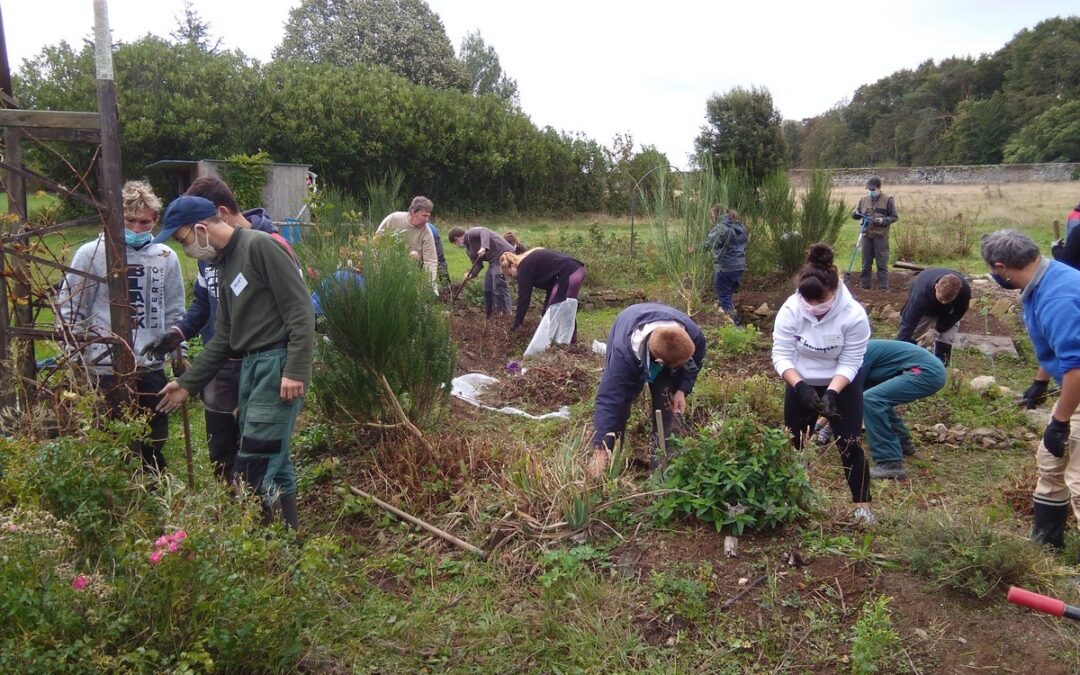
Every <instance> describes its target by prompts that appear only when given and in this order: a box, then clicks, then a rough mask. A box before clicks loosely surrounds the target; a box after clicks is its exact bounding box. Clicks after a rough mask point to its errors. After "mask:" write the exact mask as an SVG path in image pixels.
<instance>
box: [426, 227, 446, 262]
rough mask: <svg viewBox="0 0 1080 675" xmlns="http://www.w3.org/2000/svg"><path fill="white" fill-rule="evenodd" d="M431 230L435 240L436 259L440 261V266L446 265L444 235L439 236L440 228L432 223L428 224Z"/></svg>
mask: <svg viewBox="0 0 1080 675" xmlns="http://www.w3.org/2000/svg"><path fill="white" fill-rule="evenodd" d="M427 226H428V229H429V230H431V238H432V239H434V240H435V259H436V260H438V261H439V267H446V254H445V253H444V252H443V247H442V237H440V236H439V228H437V227H435V226H434V225H432V224H431V223H428V224H427Z"/></svg>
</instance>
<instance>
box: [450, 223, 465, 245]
mask: <svg viewBox="0 0 1080 675" xmlns="http://www.w3.org/2000/svg"><path fill="white" fill-rule="evenodd" d="M446 236H448V237H450V243H451V244H452V243H454V240H455V239H457V238H458V237H464V236H465V228H462V227H452V228H450V234H448V235H446Z"/></svg>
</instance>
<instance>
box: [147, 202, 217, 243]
mask: <svg viewBox="0 0 1080 675" xmlns="http://www.w3.org/2000/svg"><path fill="white" fill-rule="evenodd" d="M217 215H218V210H217V207H215V206H214V202H212V201H210V200H209V199H204V198H203V197H193V196H191V195H184V196H182V197H177V198H176V199H174V200H172V203H170V204H169V208H167V209H165V218H164V225H165V226H164V227H163V228H162V229H161V232H159V233H158V235H157V236H156V237H154V239H153V243H155V244H160V243H161V242H163V241H165V240H167V239H168V238H169V237H171V236H173V233H174V232H176V231H177V230H179V229H180V228H181V227H183V226H185V225H191V224H192V223H197V222H199V221H200V220H205V219H207V218H213V217H215V216H217Z"/></svg>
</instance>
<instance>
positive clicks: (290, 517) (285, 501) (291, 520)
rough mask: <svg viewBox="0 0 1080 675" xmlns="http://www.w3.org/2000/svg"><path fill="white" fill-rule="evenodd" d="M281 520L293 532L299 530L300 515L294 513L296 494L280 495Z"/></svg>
mask: <svg viewBox="0 0 1080 675" xmlns="http://www.w3.org/2000/svg"><path fill="white" fill-rule="evenodd" d="M281 519H282V520H283V521H285V524H286V525H288V526H289V527H291V528H292V529H293V530H297V531H299V530H300V514H298V513H297V512H296V493H295V492H290V493H289V494H287V495H281Z"/></svg>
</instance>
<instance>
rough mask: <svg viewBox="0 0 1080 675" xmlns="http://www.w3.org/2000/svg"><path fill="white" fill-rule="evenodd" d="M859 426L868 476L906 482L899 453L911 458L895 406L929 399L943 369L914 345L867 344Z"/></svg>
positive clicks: (893, 342)
mask: <svg viewBox="0 0 1080 675" xmlns="http://www.w3.org/2000/svg"><path fill="white" fill-rule="evenodd" d="M860 371H861V372H862V375H863V377H864V378H865V381H864V382H863V423H864V424H865V425H866V440H867V441H868V442H869V444H870V456H871V457H873V458H874V466H873V467H871V468H870V477H871V478H907V472H906V471H904V455H913V454H915V444H914V443H912V442H911V431H910V430H908V428H907V425H906V424H904V420H903V418H902V417H900V414H899V413H898V412H896V406H898V405H900V404H902V403H911V402H912V401H917V400H918V399H920V398H926V397H927V396H933V395H934V394H936V393H937V392H938V391H940V390H941V388H942V387H944V386H945V366H944V365H942V363H941V361H940V360H939V359H937V358H935V357H934V356H933V355H932V354H931V353H930V352H928V351H926V350H925V349H923V348H922V347H920V346H918V345H913V344H911V343H910V342H901V341H900V340H870V341H869V342H868V343H867V344H866V354H865V355H864V356H863V363H862V368H860Z"/></svg>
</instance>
